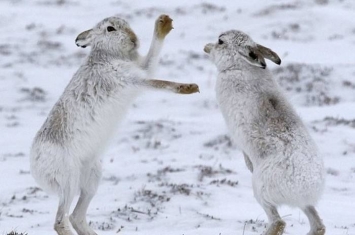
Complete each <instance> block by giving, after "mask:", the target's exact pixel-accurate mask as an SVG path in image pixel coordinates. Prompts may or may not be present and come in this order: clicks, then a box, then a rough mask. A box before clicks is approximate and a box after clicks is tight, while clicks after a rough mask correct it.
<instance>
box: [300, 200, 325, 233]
mask: <svg viewBox="0 0 355 235" xmlns="http://www.w3.org/2000/svg"><path fill="white" fill-rule="evenodd" d="M303 212H304V213H305V214H306V216H307V217H308V220H309V225H310V226H311V231H310V232H309V233H308V234H307V235H324V234H325V226H324V224H323V222H322V219H321V218H320V217H319V215H318V212H317V210H316V208H315V207H314V206H307V207H305V208H304V209H303Z"/></svg>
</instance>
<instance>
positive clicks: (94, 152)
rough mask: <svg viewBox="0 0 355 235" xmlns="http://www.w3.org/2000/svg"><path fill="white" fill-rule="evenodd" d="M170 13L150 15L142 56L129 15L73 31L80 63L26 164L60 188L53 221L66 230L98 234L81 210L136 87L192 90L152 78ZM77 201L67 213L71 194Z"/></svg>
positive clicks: (64, 233) (43, 181)
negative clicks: (81, 51) (84, 51)
mask: <svg viewBox="0 0 355 235" xmlns="http://www.w3.org/2000/svg"><path fill="white" fill-rule="evenodd" d="M171 29H172V20H171V19H170V18H169V16H167V15H161V16H160V17H159V18H158V19H157V20H156V23H155V29H154V36H153V41H152V44H151V48H150V50H149V52H148V55H147V56H146V57H140V56H139V55H138V52H137V48H138V39H137V37H136V35H135V34H134V32H133V31H132V29H131V28H130V27H129V25H128V23H127V22H126V21H125V20H123V19H120V18H117V17H110V18H107V19H104V20H103V21H101V22H100V23H98V24H97V25H96V26H95V27H94V28H93V29H90V30H87V31H85V32H83V33H81V34H79V36H78V37H77V39H76V44H77V45H78V46H81V47H86V46H91V47H92V49H91V52H90V54H89V56H88V58H87V59H86V61H85V63H84V64H83V65H82V66H81V67H80V68H79V70H78V71H77V72H76V73H75V75H74V77H73V79H72V80H71V81H70V83H69V85H68V86H67V87H66V89H65V91H64V93H63V94H62V96H61V97H60V99H59V100H58V102H57V103H56V104H55V105H54V107H53V109H52V110H51V112H50V113H49V116H48V118H47V120H46V121H45V123H44V124H43V126H42V127H41V129H40V130H39V131H38V133H37V135H36V137H35V139H34V142H33V145H32V149H31V172H32V175H33V176H34V178H35V179H36V181H37V182H38V183H39V184H40V185H41V186H42V187H43V188H44V189H47V190H49V191H52V192H54V193H56V194H58V195H59V207H58V211H57V215H56V221H55V225H54V229H55V230H56V231H57V233H58V234H60V235H72V234H73V233H72V232H71V230H70V224H71V225H72V226H73V228H74V229H75V230H76V232H77V233H78V234H79V235H94V234H96V233H95V232H94V231H93V230H92V229H91V228H90V227H89V226H88V224H87V222H86V212H87V209H88V206H89V204H90V201H91V199H92V198H93V196H94V195H95V193H96V190H97V187H98V183H99V180H100V178H101V163H100V160H99V156H100V154H101V152H102V150H103V148H104V147H105V144H106V143H107V141H108V140H109V138H110V137H111V135H112V134H113V131H114V130H115V126H116V125H117V124H118V122H119V121H120V120H121V119H122V118H123V116H124V114H125V113H126V111H127V109H128V108H129V106H130V105H131V103H132V101H133V99H134V98H135V97H136V96H137V95H138V94H139V93H141V91H142V90H146V89H156V90H167V91H171V92H174V93H178V94H191V93H195V92H198V86H197V85H196V84H182V83H175V82H169V81H163V80H153V79H150V78H151V76H152V74H153V72H154V66H155V65H156V64H157V62H158V54H159V52H160V49H161V47H162V43H163V40H164V38H165V36H166V35H167V34H168V33H169V31H170V30H171ZM78 193H80V197H79V201H78V203H77V205H76V207H75V209H74V211H73V213H72V214H71V215H70V217H69V219H68V213H69V208H70V205H71V203H72V201H73V197H74V196H75V195H76V194H78Z"/></svg>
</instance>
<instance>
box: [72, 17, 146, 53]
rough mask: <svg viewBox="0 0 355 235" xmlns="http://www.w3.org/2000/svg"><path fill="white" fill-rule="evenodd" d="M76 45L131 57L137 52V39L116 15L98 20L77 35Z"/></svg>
mask: <svg viewBox="0 0 355 235" xmlns="http://www.w3.org/2000/svg"><path fill="white" fill-rule="evenodd" d="M75 43H76V45H77V46H80V47H83V48H85V47H87V46H91V47H92V48H93V49H98V50H103V51H105V52H106V53H108V54H115V55H116V56H118V57H131V56H132V55H134V54H135V53H136V52H137V48H138V46H139V41H138V38H137V36H136V34H135V33H134V32H133V30H132V29H131V28H130V27H129V25H128V23H127V22H126V21H125V20H123V19H121V18H118V17H109V18H106V19H104V20H102V21H101V22H99V23H98V24H97V25H96V26H95V27H94V28H92V29H89V30H86V31H84V32H82V33H81V34H79V35H78V37H77V38H76V40H75Z"/></svg>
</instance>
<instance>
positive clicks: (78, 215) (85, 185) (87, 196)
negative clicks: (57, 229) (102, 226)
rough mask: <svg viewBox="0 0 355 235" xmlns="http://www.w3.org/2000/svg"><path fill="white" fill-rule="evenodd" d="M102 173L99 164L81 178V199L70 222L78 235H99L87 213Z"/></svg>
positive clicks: (90, 168)
mask: <svg viewBox="0 0 355 235" xmlns="http://www.w3.org/2000/svg"><path fill="white" fill-rule="evenodd" d="M84 167H85V166H84ZM101 172H102V169H101V163H100V162H97V163H96V164H94V165H93V166H91V167H89V168H88V170H86V171H85V172H83V173H82V176H81V178H80V197H79V200H78V203H77V204H76V206H75V209H74V211H73V213H72V214H71V215H70V222H71V224H72V225H73V227H74V229H75V231H76V232H77V233H78V235H97V234H96V233H95V232H94V230H92V228H90V226H89V225H88V223H87V221H86V212H87V209H88V207H89V204H90V202H91V200H92V198H93V197H94V196H95V194H96V191H97V188H98V185H99V182H100V179H101Z"/></svg>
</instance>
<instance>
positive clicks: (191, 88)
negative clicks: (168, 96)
mask: <svg viewBox="0 0 355 235" xmlns="http://www.w3.org/2000/svg"><path fill="white" fill-rule="evenodd" d="M142 82H143V85H144V86H146V87H148V88H153V89H159V90H168V91H172V92H174V93H178V94H193V93H196V92H200V90H199V87H198V85H197V84H195V83H190V84H187V83H177V82H170V81H165V80H155V79H152V80H143V81H142Z"/></svg>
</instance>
